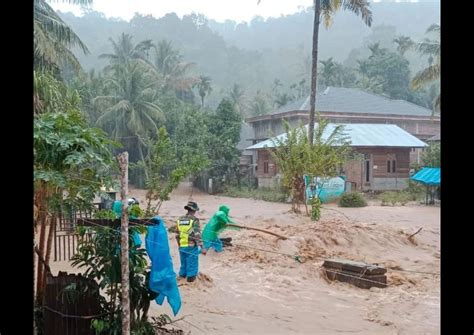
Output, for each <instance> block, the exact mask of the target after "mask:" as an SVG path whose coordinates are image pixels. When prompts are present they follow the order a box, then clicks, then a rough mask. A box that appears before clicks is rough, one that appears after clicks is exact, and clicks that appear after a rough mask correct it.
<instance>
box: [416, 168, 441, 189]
mask: <svg viewBox="0 0 474 335" xmlns="http://www.w3.org/2000/svg"><path fill="white" fill-rule="evenodd" d="M410 179H411V180H414V181H417V182H419V183H422V184H425V185H430V186H439V185H440V183H441V168H427V167H425V168H422V169H421V170H420V171H418V172H417V173H415V174H414V175H413V176H412V177H411V178H410Z"/></svg>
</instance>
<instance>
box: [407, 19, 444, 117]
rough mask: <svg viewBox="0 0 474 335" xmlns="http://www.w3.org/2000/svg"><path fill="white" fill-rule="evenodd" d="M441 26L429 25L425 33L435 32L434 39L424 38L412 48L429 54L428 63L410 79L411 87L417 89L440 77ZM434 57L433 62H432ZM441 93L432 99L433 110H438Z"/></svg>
mask: <svg viewBox="0 0 474 335" xmlns="http://www.w3.org/2000/svg"><path fill="white" fill-rule="evenodd" d="M440 32H441V27H440V26H439V25H438V24H433V25H431V26H430V27H429V28H428V29H427V30H426V33H427V34H430V33H434V34H436V37H435V39H429V38H425V39H424V40H423V41H421V42H419V43H417V44H416V45H415V46H414V48H415V50H416V51H417V52H418V53H420V54H421V55H424V56H429V57H430V58H429V65H428V67H426V68H425V69H423V70H422V71H420V72H418V73H417V74H416V75H415V77H413V79H412V81H411V88H412V89H414V90H417V89H419V88H421V87H422V86H425V85H427V84H429V83H431V82H433V81H435V80H439V79H440V77H441V43H440V39H439V34H440ZM433 58H434V63H433ZM440 105H441V95H440V94H438V96H437V97H436V99H435V101H434V110H438V111H439V110H440Z"/></svg>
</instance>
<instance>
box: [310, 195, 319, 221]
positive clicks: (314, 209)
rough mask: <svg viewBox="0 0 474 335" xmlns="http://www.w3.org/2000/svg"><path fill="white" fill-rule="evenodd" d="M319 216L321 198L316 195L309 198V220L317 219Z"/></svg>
mask: <svg viewBox="0 0 474 335" xmlns="http://www.w3.org/2000/svg"><path fill="white" fill-rule="evenodd" d="M320 218H321V200H320V199H319V198H318V197H312V198H311V220H312V221H319V219H320Z"/></svg>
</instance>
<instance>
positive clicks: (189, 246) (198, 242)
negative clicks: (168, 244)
mask: <svg viewBox="0 0 474 335" xmlns="http://www.w3.org/2000/svg"><path fill="white" fill-rule="evenodd" d="M184 209H186V210H187V211H188V212H187V213H186V215H184V216H181V217H180V218H179V219H178V221H177V223H176V228H177V231H176V240H177V242H178V246H179V259H180V262H181V266H180V268H179V276H180V277H181V278H187V281H188V282H192V281H194V280H195V279H196V276H197V275H198V272H199V253H200V250H201V248H202V239H201V227H200V225H199V219H198V218H197V217H196V216H195V214H196V212H197V211H199V207H198V205H197V203H195V202H194V201H189V202H188V204H187V205H186V206H184ZM203 254H205V251H204V252H203Z"/></svg>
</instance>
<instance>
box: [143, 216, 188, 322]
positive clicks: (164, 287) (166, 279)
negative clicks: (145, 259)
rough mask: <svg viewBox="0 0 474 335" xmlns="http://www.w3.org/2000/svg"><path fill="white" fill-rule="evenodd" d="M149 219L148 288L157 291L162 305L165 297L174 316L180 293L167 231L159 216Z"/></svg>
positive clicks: (177, 308)
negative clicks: (151, 223) (150, 222)
mask: <svg viewBox="0 0 474 335" xmlns="http://www.w3.org/2000/svg"><path fill="white" fill-rule="evenodd" d="M151 221H152V222H153V225H151V226H148V232H147V234H146V238H145V247H146V251H147V253H148V256H149V257H150V260H151V272H150V289H151V290H152V291H153V292H156V293H158V296H157V297H156V299H155V301H156V303H157V304H159V305H162V304H163V301H164V299H165V298H167V301H168V304H169V305H170V306H171V309H172V310H173V313H174V315H175V316H176V314H177V313H178V312H179V310H180V308H181V295H180V294H179V289H178V283H177V281H176V273H175V272H174V270H173V262H172V260H171V255H170V248H169V244H168V233H167V231H166V227H165V224H164V222H163V219H162V218H161V217H159V216H155V217H154V218H152V219H151Z"/></svg>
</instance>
